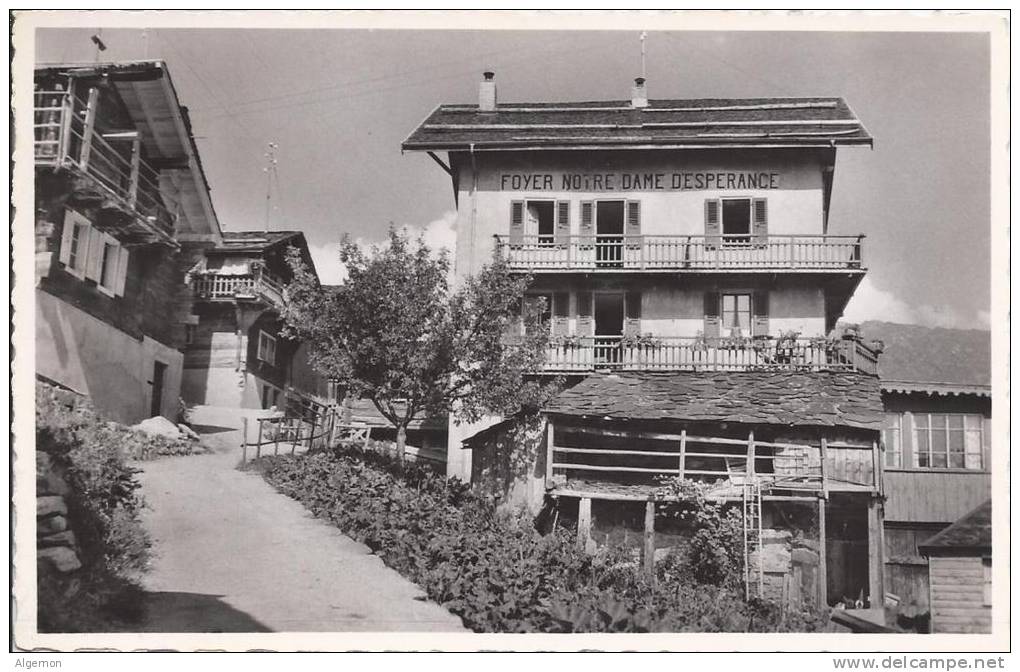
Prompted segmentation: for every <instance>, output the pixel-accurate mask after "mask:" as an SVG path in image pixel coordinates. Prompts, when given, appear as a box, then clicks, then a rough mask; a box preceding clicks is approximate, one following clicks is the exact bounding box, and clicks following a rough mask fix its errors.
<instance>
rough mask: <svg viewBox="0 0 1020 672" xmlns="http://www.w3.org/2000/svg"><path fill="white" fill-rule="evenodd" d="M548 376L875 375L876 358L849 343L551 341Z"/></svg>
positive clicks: (668, 338) (821, 340) (864, 348)
mask: <svg viewBox="0 0 1020 672" xmlns="http://www.w3.org/2000/svg"><path fill="white" fill-rule="evenodd" d="M545 370H546V371H548V372H563V373H572V372H578V373H583V372H591V371H599V370H617V371H856V372H859V373H866V374H869V375H877V373H878V356H877V355H876V354H875V353H874V352H872V351H871V350H870V349H869V348H868V347H867V346H865V345H864V344H863V343H861V342H859V341H854V340H832V339H824V338H812V339H807V338H799V339H789V338H761V337H755V338H750V339H748V338H743V339H739V338H738V339H726V338H716V339H711V338H710V339H704V338H688V337H674V336H663V337H656V336H640V337H624V336H567V337H553V339H552V342H551V343H550V345H549V347H548V348H547V350H546V360H545Z"/></svg>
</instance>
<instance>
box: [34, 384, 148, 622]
mask: <svg viewBox="0 0 1020 672" xmlns="http://www.w3.org/2000/svg"><path fill="white" fill-rule="evenodd" d="M143 443H147V442H146V441H145V439H144V438H142V437H141V436H139V435H138V433H136V432H133V431H130V430H126V429H125V428H123V427H121V426H120V425H117V424H115V423H107V422H106V421H104V420H103V419H102V418H101V417H99V416H98V415H97V414H96V413H95V411H94V410H93V409H92V408H91V406H90V405H89V403H88V400H87V399H86V398H84V397H81V396H79V395H76V394H73V393H70V392H65V391H62V390H59V389H57V388H52V387H50V386H47V385H44V384H41V383H40V384H38V385H37V387H36V450H38V451H43V452H46V453H47V454H49V456H50V458H51V460H52V463H53V465H54V466H55V468H57V469H58V470H59V471H60V472H62V473H63V474H64V477H65V479H66V481H67V484H68V486H69V489H70V492H69V493H68V494H67V495H66V497H65V499H66V502H67V507H68V514H67V515H68V520H69V523H70V527H71V529H72V530H73V531H74V533H75V538H76V540H77V544H78V553H79V558H80V560H81V562H82V568H81V569H80V570H78V571H76V572H74V573H72V574H68V575H61V574H58V573H57V572H55V571H51V570H49V569H48V568H45V567H44V568H41V570H40V574H39V583H38V588H39V590H38V594H39V627H40V630H49V631H61V632H73V631H95V630H98V629H104V628H114V629H115V628H117V627H118V626H117V624H118V623H121V622H125V621H127V622H130V621H135V620H137V618H138V617H139V616H140V613H139V611H138V610H139V608H140V606H139V605H141V604H142V602H141V601H140V600H138V599H137V598H138V596H139V595H140V589H139V588H138V587H137V585H135V583H134V580H135V579H136V578H137V576H138V575H139V574H140V573H141V572H142V571H144V569H145V568H146V566H147V564H148V560H149V546H150V541H149V537H148V535H147V533H146V532H145V529H144V528H143V527H142V524H141V520H140V513H141V509H142V506H143V502H142V499H141V496H140V495H139V493H138V488H139V483H138V480H137V473H138V470H137V469H134V468H132V467H130V466H129V465H128V464H127V458H128V456H129V455H130V454H131V452H132V451H137V450H138V446H139V445H141V444H143ZM154 445H159V444H154ZM131 605H135V606H131Z"/></svg>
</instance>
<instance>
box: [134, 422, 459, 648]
mask: <svg viewBox="0 0 1020 672" xmlns="http://www.w3.org/2000/svg"><path fill="white" fill-rule="evenodd" d="M192 421H193V424H194V426H195V428H196V429H197V430H198V431H199V432H200V433H202V434H203V441H204V442H205V443H206V445H208V446H210V447H212V448H213V450H214V452H213V453H212V454H209V455H194V456H184V457H172V458H164V459H160V460H156V461H153V462H147V463H144V464H142V465H140V467H141V468H143V469H144V472H143V473H142V474H140V475H139V476H140V479H139V480H140V481H141V483H142V494H143V496H144V497H145V500H146V503H147V509H146V511H145V515H144V524H145V527H146V529H147V530H148V531H149V533H150V534H151V536H152V538H153V546H154V547H153V552H154V560H153V565H152V568H151V570H150V571H149V572H148V574H147V576H146V577H145V579H144V582H143V583H144V587H145V589H146V591H147V594H148V595H147V600H148V612H149V618H148V622H147V624H146V625H145V626H144V628H143V630H144V631H147V632H347V631H360V632H370V631H408V632H413V631H442V632H457V631H460V632H465V631H466V630H465V628H464V627H463V625H462V624H461V622H460V619H459V618H457V617H456V616H454V615H453V614H450V613H449V612H448V611H446V610H445V609H443V608H442V607H440V606H439V605H437V604H435V603H432V602H429V601H427V600H426V599H425V595H424V592H423V591H422V590H421V589H420V588H419V587H418V586H416V585H414V584H412V583H411V582H409V581H407V580H406V579H404V578H403V577H402V576H400V575H399V574H398V573H397V572H395V571H393V570H392V569H390V568H388V567H386V566H385V565H384V564H383V563H382V561H381V560H380V559H379V558H378V557H377V556H375V555H372V554H371V552H370V551H369V549H368V548H367V547H366V546H364V545H362V544H359V543H357V542H355V541H353V540H352V539H350V538H349V537H347V536H345V535H344V534H342V533H341V532H340V531H339V530H337V529H336V528H334V527H333V526H331V525H329V524H327V523H325V522H323V521H321V520H317V519H315V518H314V517H312V516H311V515H310V514H309V513H308V512H307V511H306V510H305V509H304V507H302V506H301V505H300V504H299V503H297V502H296V501H294V500H292V499H290V498H289V497H285V496H284V495H281V494H279V493H278V492H276V491H275V490H274V489H273V488H272V487H270V486H269V484H268V483H266V482H265V481H264V480H263V479H262V478H261V477H260V476H258V475H257V474H254V473H251V472H242V471H238V470H237V469H236V466H237V464H238V461H239V458H240V451H239V448H238V445H239V435H240V432H238V431H237V430H236V429H234V428H233V427H234V426H236V424H239V422H240V416H239V415H238V411H237V409H215V408H210V407H205V408H201V407H199V408H197V409H195V413H194V415H193V417H192Z"/></svg>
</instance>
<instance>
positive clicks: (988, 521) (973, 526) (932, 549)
mask: <svg viewBox="0 0 1020 672" xmlns="http://www.w3.org/2000/svg"><path fill="white" fill-rule="evenodd" d="M917 548H918V550H919V551H920V552H921V554H922V555H956V554H961V553H963V554H977V553H991V552H992V500H990V499H989V500H988V501H986V502H985V503H984V504H982V505H981V506H979V507H977V508H976V509H974V510H973V511H971V512H970V513H968V514H967V515H965V516H964V517H963V518H960V519H959V520H958V521H956V522H955V523H953V524H952V525H950V526H949V527H947V528H946V529H944V530H942V531H941V532H939V533H938V534H936V535H935V536H933V537H931V538H929V539H928V540H927V541H925V542H924V543H921V544H918V546H917Z"/></svg>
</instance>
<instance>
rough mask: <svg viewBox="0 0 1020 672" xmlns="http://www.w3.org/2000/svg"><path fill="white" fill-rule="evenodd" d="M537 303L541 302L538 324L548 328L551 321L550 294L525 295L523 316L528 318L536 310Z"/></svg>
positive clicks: (551, 302) (551, 298) (551, 299)
mask: <svg viewBox="0 0 1020 672" xmlns="http://www.w3.org/2000/svg"><path fill="white" fill-rule="evenodd" d="M539 302H542V307H541V311H542V312H541V313H539V317H538V319H539V323H540V324H542V325H544V326H545V327H546V328H549V324H550V322H551V321H552V308H553V295H552V294H525V295H524V315H525V317H528V316H530V315H532V313H533V311H535V310H538V306H539Z"/></svg>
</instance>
